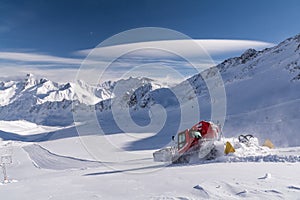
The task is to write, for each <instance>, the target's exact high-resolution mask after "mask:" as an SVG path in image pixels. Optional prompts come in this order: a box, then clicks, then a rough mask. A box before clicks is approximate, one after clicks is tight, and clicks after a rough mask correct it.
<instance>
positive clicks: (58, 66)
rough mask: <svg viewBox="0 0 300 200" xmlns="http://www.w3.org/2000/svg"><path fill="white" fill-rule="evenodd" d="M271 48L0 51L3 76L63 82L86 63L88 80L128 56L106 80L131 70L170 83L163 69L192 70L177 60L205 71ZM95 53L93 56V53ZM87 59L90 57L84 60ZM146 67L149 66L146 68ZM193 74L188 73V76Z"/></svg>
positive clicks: (234, 44) (161, 44) (224, 43)
mask: <svg viewBox="0 0 300 200" xmlns="http://www.w3.org/2000/svg"><path fill="white" fill-rule="evenodd" d="M199 46H200V47H199ZM270 46H273V44H270V43H266V42H261V41H249V40H170V41H152V42H140V43H132V44H122V45H115V46H107V47H101V48H95V49H93V50H92V49H86V50H82V51H77V52H75V55H77V57H75V58H67V57H58V56H52V55H48V54H39V53H31V52H29V53H28V52H20V51H19V52H8V51H6V52H0V59H1V60H2V61H1V62H0V68H1V70H0V77H7V76H16V75H21V76H22V75H25V74H26V73H33V74H36V75H38V76H43V77H46V78H49V79H52V80H55V81H59V82H66V81H73V80H74V78H75V77H76V74H77V72H78V69H79V67H80V66H81V64H82V62H83V63H84V66H88V67H90V68H91V69H92V70H90V69H89V68H85V69H84V71H85V72H87V73H86V75H85V76H87V77H88V76H89V75H90V74H92V75H93V76H98V74H96V75H95V74H93V73H95V72H96V73H97V71H95V68H99V69H101V68H104V67H106V66H108V65H109V64H110V63H109V61H111V60H113V59H114V58H116V57H119V56H120V55H123V54H124V53H125V54H126V53H127V54H126V56H124V57H122V58H121V59H118V60H117V62H116V63H114V65H113V66H114V67H111V68H110V71H109V73H106V74H105V76H104V77H105V79H106V80H107V79H112V80H115V79H119V78H120V77H121V76H122V75H124V74H126V73H127V74H128V71H132V70H134V73H135V74H142V75H144V76H150V77H151V78H157V79H165V78H164V77H167V80H169V81H170V79H171V76H170V75H169V73H168V70H162V68H161V67H162V66H166V68H168V69H169V70H170V68H173V69H174V70H175V71H176V70H177V71H181V72H185V71H188V70H190V68H189V67H188V64H187V63H186V62H185V61H183V60H180V59H177V58H179V56H182V57H183V58H185V59H187V60H193V62H194V63H196V64H197V65H198V66H200V67H201V69H205V68H207V67H210V66H212V65H214V64H215V63H214V62H213V61H212V60H210V57H209V55H211V56H215V55H222V54H229V53H233V52H239V53H240V52H242V51H245V50H246V49H248V48H255V49H262V48H266V47H270ZM91 51H92V54H89V53H90V52H91ZM173 53H175V54H177V55H175V54H173ZM237 55H239V54H237ZM86 56H89V57H88V59H86V60H84V57H86ZM145 64H146V65H147V67H146V68H143V67H142V66H144V65H145ZM155 66H160V69H158V70H157V68H156V67H155ZM137 70H140V72H137ZM155 70H156V71H155ZM98 72H99V71H98ZM162 72H163V73H162ZM190 72H191V71H190ZM190 75H191V74H186V76H190Z"/></svg>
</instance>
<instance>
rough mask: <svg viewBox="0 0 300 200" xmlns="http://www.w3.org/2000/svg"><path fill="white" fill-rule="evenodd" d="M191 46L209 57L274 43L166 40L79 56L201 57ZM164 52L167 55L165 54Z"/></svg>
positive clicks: (87, 52)
mask: <svg viewBox="0 0 300 200" xmlns="http://www.w3.org/2000/svg"><path fill="white" fill-rule="evenodd" d="M190 44H196V45H198V47H200V49H202V51H203V52H207V53H208V54H209V55H217V54H222V53H230V52H235V51H243V50H246V49H249V48H255V49H262V48H266V47H270V46H274V44H272V43H267V42H262V41H252V40H225V39H223V40H222V39H211V40H165V41H151V42H139V43H132V44H121V45H114V46H107V47H98V48H94V49H86V50H81V51H78V52H77V54H78V55H84V56H87V55H88V54H89V53H91V52H92V55H94V57H95V56H99V57H100V58H105V57H115V56H117V55H120V54H121V53H122V52H132V51H136V53H135V55H139V56H149V57H159V58H162V57H165V58H168V57H170V53H167V52H168V51H169V52H178V51H179V52H181V53H183V54H184V55H189V57H194V56H199V52H195V51H194V46H193V45H190ZM141 50H143V51H141ZM164 51H165V53H163V52H164ZM203 52H200V53H203Z"/></svg>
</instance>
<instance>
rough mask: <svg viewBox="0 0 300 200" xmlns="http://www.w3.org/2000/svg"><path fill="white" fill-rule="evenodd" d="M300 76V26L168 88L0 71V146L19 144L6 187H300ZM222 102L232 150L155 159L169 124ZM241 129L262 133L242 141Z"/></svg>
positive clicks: (110, 190) (87, 194)
mask: <svg viewBox="0 0 300 200" xmlns="http://www.w3.org/2000/svg"><path fill="white" fill-rule="evenodd" d="M216 70H218V71H219V72H220V76H221V77H222V79H223V82H224V88H223V89H224V90H225V91H226V95H225V96H222V95H220V96H215V97H214V98H211V96H210V95H211V94H213V92H214V91H218V89H220V87H221V86H220V85H222V84H220V82H213V81H214V80H216V76H217V75H216V73H215V72H216ZM204 78H205V79H206V80H204ZM207 81H211V82H213V83H214V84H213V87H212V88H210V89H209V88H208V86H207V85H206V82H207ZM187 86H190V87H187ZM299 86H300V34H299V35H297V36H295V37H292V38H289V39H287V40H285V41H283V42H282V43H280V44H279V45H277V46H275V47H272V48H268V49H265V50H263V51H256V50H254V49H249V50H247V51H246V52H245V53H244V54H242V55H241V56H240V57H236V58H230V59H227V60H225V61H224V62H222V63H220V64H219V65H217V66H215V67H213V68H210V69H208V70H205V71H203V72H202V73H201V74H196V75H195V76H193V77H190V78H189V79H187V80H185V81H183V82H182V83H180V84H178V85H176V86H172V87H169V88H168V87H162V86H160V85H159V84H157V83H156V82H155V81H154V80H151V79H148V78H132V77H131V78H128V79H121V80H119V81H116V82H111V81H107V82H105V83H102V84H99V85H89V84H87V83H85V82H83V81H77V83H55V82H52V81H50V80H47V79H43V78H42V79H38V78H36V77H34V76H33V75H30V74H28V75H27V76H26V78H25V79H24V78H21V79H17V80H9V81H8V80H6V81H0V138H2V141H0V156H3V155H6V156H7V152H9V151H7V149H8V148H9V147H10V146H9V145H11V147H12V149H13V154H12V161H13V162H12V163H11V164H7V165H6V169H7V174H8V180H7V181H2V182H1V183H0V199H1V200H2V199H9V200H14V199H15V200H19V199H25V200H27V199H28V200H32V199H39V200H59V199H76V200H77V199H79V200H81V199H82V200H86V199H91V200H92V199H105V200H107V199H174V200H191V199H241V198H245V199H300V137H299V130H300V123H299V120H300V107H299V101H300V93H299ZM222 102H226V112H225V114H224V115H225V116H221V117H224V120H225V123H224V126H223V127H222V130H223V131H222V132H223V136H224V138H223V139H222V140H221V147H223V146H222V145H223V144H225V142H227V141H229V142H230V143H231V144H232V145H233V146H234V148H235V150H236V151H235V152H234V153H230V154H229V155H223V154H222V155H220V156H219V157H217V158H215V159H212V160H201V159H197V158H195V159H192V160H191V162H190V163H189V164H170V163H162V162H154V161H153V152H155V151H156V150H158V149H160V148H162V147H165V146H167V145H168V144H169V143H170V141H171V137H172V135H175V134H176V133H178V131H179V130H185V129H186V128H190V127H191V126H192V125H194V124H195V123H197V122H198V121H200V120H210V119H211V116H212V115H213V112H214V110H213V109H212V108H213V107H214V105H219V104H220V103H222ZM196 104H199V108H197V107H195V105H196ZM214 108H215V107H214ZM200 111H201V112H200ZM199 118H201V119H199ZM196 119H197V120H198V121H195V120H196ZM219 122H220V121H219ZM215 123H218V122H215ZM99 127H101V129H100V128H99ZM240 134H252V135H254V136H255V137H256V138H255V139H256V143H253V144H251V145H245V144H243V143H240V142H238V140H237V137H238V135H240ZM266 139H270V140H271V141H272V142H273V143H274V145H275V148H274V149H269V148H268V147H265V146H263V145H262V144H263V143H264V141H265V140H266ZM7 145H8V146H7ZM1 160H4V157H2V158H1ZM1 162H2V161H1ZM3 166H4V165H3ZM0 178H1V179H2V178H3V177H2V176H0Z"/></svg>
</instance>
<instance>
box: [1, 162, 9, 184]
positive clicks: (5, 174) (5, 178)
mask: <svg viewBox="0 0 300 200" xmlns="http://www.w3.org/2000/svg"><path fill="white" fill-rule="evenodd" d="M1 166H2V171H3V178H4V180H3V181H4V183H5V182H7V180H8V179H7V173H6V167H5V163H2V165H1Z"/></svg>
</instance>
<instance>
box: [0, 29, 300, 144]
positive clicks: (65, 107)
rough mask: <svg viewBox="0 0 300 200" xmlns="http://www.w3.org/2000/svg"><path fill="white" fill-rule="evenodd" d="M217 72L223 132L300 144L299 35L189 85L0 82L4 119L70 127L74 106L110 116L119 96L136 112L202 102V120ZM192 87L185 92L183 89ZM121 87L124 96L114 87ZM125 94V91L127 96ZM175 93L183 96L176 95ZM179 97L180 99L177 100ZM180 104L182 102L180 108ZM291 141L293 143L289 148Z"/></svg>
mask: <svg viewBox="0 0 300 200" xmlns="http://www.w3.org/2000/svg"><path fill="white" fill-rule="evenodd" d="M215 69H218V70H219V72H220V74H221V76H222V79H223V82H224V85H225V90H226V97H227V105H226V107H227V115H226V123H225V126H224V129H223V130H224V133H226V134H227V136H230V135H236V134H239V133H243V132H250V133H258V134H259V137H262V138H267V137H268V136H269V135H270V134H272V135H273V136H274V135H277V136H276V137H275V138H276V139H275V140H278V141H275V143H278V144H281V145H285V143H288V145H299V144H300V137H299V136H298V137H296V138H295V139H294V140H286V139H284V138H285V137H295V134H296V132H299V130H300V123H299V122H300V106H299V105H300V92H299V91H300V90H299V89H300V34H299V35H296V36H294V37H291V38H289V39H286V40H285V41H283V42H281V43H280V44H278V45H277V46H275V47H272V48H267V49H264V50H262V51H256V50H254V49H249V50H247V51H246V52H245V53H243V54H242V55H241V56H240V57H235V58H230V59H227V60H225V61H224V62H222V63H220V64H218V65H217V66H215V67H213V68H210V69H207V70H205V71H203V72H201V73H200V74H196V75H194V76H193V77H191V78H189V79H187V80H186V81H184V82H182V83H180V84H178V85H176V86H174V87H172V88H165V87H162V86H160V85H159V84H158V83H156V82H155V81H153V80H151V79H148V78H129V79H126V80H119V81H116V82H112V81H107V82H105V83H103V84H99V85H89V84H87V83H84V82H82V81H79V82H78V83H76V84H75V83H65V84H60V83H55V82H53V81H51V80H47V79H37V78H35V77H34V76H33V75H31V74H28V75H26V77H24V79H22V80H10V81H7V80H6V81H0V120H23V119H24V120H27V121H31V122H34V123H38V124H44V125H68V124H71V123H72V122H73V117H72V112H75V111H76V110H74V107H72V103H75V104H80V105H82V106H86V108H87V109H88V108H90V107H93V108H95V109H96V110H97V111H98V112H100V113H101V112H104V111H110V109H111V104H112V100H113V99H114V98H116V97H120V95H121V99H122V100H123V101H124V102H125V103H124V104H123V106H124V105H125V106H126V107H128V108H130V109H131V110H132V112H134V111H135V110H142V109H149V108H150V107H151V106H153V105H155V104H161V105H162V106H164V107H165V108H167V109H172V108H174V109H176V107H179V106H181V105H179V104H185V103H188V102H189V101H191V100H192V99H193V98H194V95H195V94H196V96H197V97H198V98H199V103H200V104H201V102H203V105H202V106H201V115H202V116H203V117H204V118H209V116H210V112H211V111H210V108H209V107H210V106H211V105H210V104H211V103H213V101H218V99H215V100H213V101H212V100H211V99H210V96H209V90H208V89H207V86H206V83H205V81H204V78H205V79H211V78H214V76H216V75H215V74H214V73H213V71H214V70H215ZM186 84H190V85H191V86H192V87H191V89H190V90H187V89H186V87H185V86H184V85H186ZM117 85H119V86H120V85H121V86H122V88H123V93H117V92H116V91H115V88H116V86H117ZM124 91H125V92H124ZM172 91H177V92H178V93H179V94H180V97H178V96H177V97H176V96H175V95H173V93H172ZM178 98H181V99H180V100H179V101H178ZM179 102H180V103H179ZM291 142H292V144H291Z"/></svg>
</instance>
